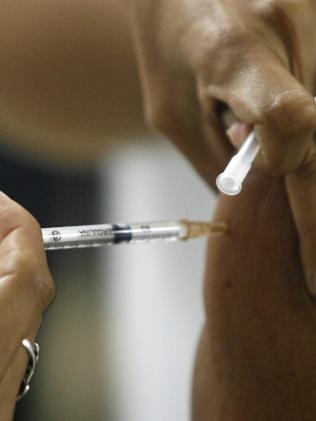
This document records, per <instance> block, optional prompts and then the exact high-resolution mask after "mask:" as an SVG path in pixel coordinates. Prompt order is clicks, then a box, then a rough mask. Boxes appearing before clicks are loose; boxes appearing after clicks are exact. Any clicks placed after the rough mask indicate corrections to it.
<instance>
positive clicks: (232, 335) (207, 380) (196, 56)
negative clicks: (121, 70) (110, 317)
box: [129, 0, 316, 421]
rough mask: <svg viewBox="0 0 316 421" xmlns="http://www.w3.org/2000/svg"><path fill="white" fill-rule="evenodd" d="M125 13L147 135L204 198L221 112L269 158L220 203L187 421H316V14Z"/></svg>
mask: <svg viewBox="0 0 316 421" xmlns="http://www.w3.org/2000/svg"><path fill="white" fill-rule="evenodd" d="M129 6H130V19H131V22H132V27H133V32H134V40H135V45H136V49H137V56H138V63H139V68H140V72H141V75H142V86H143V95H144V99H145V110H146V114H147V119H148V121H149V122H150V124H152V125H153V126H154V127H156V128H158V130H161V131H163V132H164V133H165V134H166V135H167V136H168V137H170V138H171V139H172V140H173V142H174V143H175V144H176V145H177V146H178V147H179V148H180V149H181V150H182V152H183V153H184V154H185V155H186V156H187V157H188V158H189V160H190V161H191V162H192V164H193V165H194V167H195V168H196V169H197V170H198V171H199V172H200V174H201V175H202V176H203V178H204V179H205V180H206V181H207V183H208V184H209V185H210V186H213V185H214V181H215V177H216V175H217V174H218V173H220V172H221V171H222V170H223V168H224V166H225V165H226V164H227V162H228V160H229V158H230V157H231V155H232V153H234V151H235V149H234V148H233V146H232V143H236V142H235V141H236V136H234V135H233V134H232V133H230V134H229V135H227V134H226V133H225V127H224V123H223V119H222V110H223V109H225V108H226V107H229V108H230V109H232V110H233V112H234V114H235V115H236V117H237V119H238V120H239V121H240V122H243V123H244V124H245V125H244V127H243V131H244V132H249V131H250V130H251V129H253V128H255V130H256V133H257V137H258V140H259V142H260V144H261V150H262V153H261V155H260V157H259V159H258V160H257V162H256V164H257V167H259V168H260V170H256V171H257V172H254V173H252V174H251V175H250V176H249V177H248V180H247V181H246V182H245V185H244V188H243V191H242V193H241V194H240V195H239V196H238V197H234V198H228V197H220V200H219V204H218V209H217V212H216V216H215V219H217V220H221V221H222V220H224V221H227V222H228V224H229V227H230V231H229V234H228V235H226V236H224V237H222V238H216V239H212V240H210V243H209V248H208V255H207V269H206V283H205V309H206V325H205V328H204V331H203V335H202V338H201V342H200V346H199V350H198V354H197V360H196V371H195V379H194V393H193V396H194V397H193V419H194V420H196V421H239V420H240V421H261V420H262V421H263V420H272V421H274V420H275V421H280V420H293V421H294V420H298V419H299V420H304V421H307V420H314V419H316V416H315V409H316V403H315V402H316V399H315V390H316V371H315V369H314V367H315V363H316V357H315V353H314V349H315V345H316V343H315V342H316V336H315V327H316V309H315V301H314V298H313V296H315V295H316V294H315V292H316V285H315V281H316V278H315V273H316V268H315V265H316V235H315V225H316V223H315V221H316V189H315V179H316V158H315V157H316V154H315V144H314V140H313V133H314V132H315V129H316V119H315V117H316V114H315V112H316V111H315V103H314V100H313V96H314V95H315V76H316V73H315V65H316V58H315V53H316V48H315V47H316V45H315V41H316V39H315V36H316V27H315V25H314V22H315V17H316V4H315V2H313V1H295V0H292V1H290V0H288V1H287V0H284V1H277V0H270V1H257V0H253V1H248V0H241V1H238V2H237V1H234V0H221V1H217V0H194V1H193V0H160V1H159V0H156V1H151V0H135V1H133V0H131V1H130V2H129ZM223 104H224V107H223ZM239 124H240V123H239ZM235 129H236V127H235ZM235 135H236V133H235ZM234 137H235V139H233V138H234ZM237 137H238V136H237ZM230 140H232V141H233V142H232V143H231V142H230ZM237 140H238V139H237ZM240 141H241V139H239V140H238V142H237V143H239V144H240V143H241V142H240ZM272 175H273V176H279V177H272Z"/></svg>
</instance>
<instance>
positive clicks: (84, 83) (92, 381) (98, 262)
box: [0, 0, 214, 421]
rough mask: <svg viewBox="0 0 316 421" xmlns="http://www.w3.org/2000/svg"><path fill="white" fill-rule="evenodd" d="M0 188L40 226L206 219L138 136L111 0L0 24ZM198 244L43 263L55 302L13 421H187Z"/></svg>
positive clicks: (191, 190)
mask: <svg viewBox="0 0 316 421" xmlns="http://www.w3.org/2000/svg"><path fill="white" fill-rule="evenodd" d="M0 33H1V36H0V69H1V73H0V90H1V96H0V139H1V142H0V174H1V189H2V190H3V191H4V192H6V193H7V194H9V195H10V196H11V197H12V198H14V199H15V200H17V201H18V202H19V203H21V204H22V205H23V206H24V207H26V208H27V209H28V210H30V212H31V213H32V214H34V215H35V216H36V218H37V219H38V220H39V222H40V224H41V226H42V227H49V226H59V225H80V224H96V223H105V222H137V221H150V220H166V219H179V218H182V217H186V218H191V219H200V220H204V219H210V217H211V215H212V208H213V206H214V197H213V196H212V194H211V192H210V191H209V189H208V188H207V187H206V186H205V185H204V184H203V182H202V180H201V179H200V178H198V176H197V175H196V174H195V173H194V171H193V170H192V169H191V167H190V165H189V164H188V163H187V162H186V161H185V160H184V158H183V157H182V156H181V155H180V154H179V153H178V152H177V151H176V150H175V149H174V147H173V146H171V144H169V143H168V142H167V141H166V140H165V139H162V138H159V137H157V136H153V135H152V134H150V133H149V132H148V130H147V129H146V128H145V125H144V122H143V113H142V107H141V93H140V87H139V81H138V76H137V69H136V65H135V60H134V56H133V50H132V44H131V37H130V33H129V31H128V22H127V20H126V15H125V10H124V8H123V7H122V6H121V3H120V2H117V1H116V0H89V4H87V2H86V1H83V0H77V1H76V2H73V1H65V0H63V1H58V0H43V1H42V2H40V3H39V2H37V1H35V0H29V1H28V2H23V3H22V4H21V2H20V1H18V0H11V1H10V2H7V3H5V4H3V5H2V13H1V16H0ZM205 245H206V244H205V241H204V240H194V241H192V242H189V243H172V244H146V245H137V246H136V245H135V246H128V245H121V246H117V247H109V248H105V249H95V250H75V251H52V252H49V255H48V258H49V265H50V268H51V271H52V273H53V275H54V278H55V281H56V284H57V291H58V292H57V297H56V300H55V302H54V304H53V305H52V307H51V308H50V309H49V310H48V312H47V313H46V315H45V317H44V321H43V325H42V329H41V332H40V336H39V338H38V342H39V344H40V346H41V359H40V364H39V366H38V370H37V373H36V376H35V377H34V379H33V381H32V388H31V392H30V394H29V396H27V398H25V399H24V400H22V401H21V402H20V403H19V404H18V405H17V409H16V416H15V419H16V420H17V421H22V420H23V421H29V420H30V421H39V420H43V419H45V420H46V421H83V420H94V421H103V420H106V421H134V420H135V421H136V420H137V421H148V420H150V421H158V420H159V421H161V420H172V421H189V419H190V399H191V378H192V370H193V365H194V353H195V349H196V346H197V342H198V338H199V333H200V330H201V327H202V324H203V303H202V281H203V261H204V254H205Z"/></svg>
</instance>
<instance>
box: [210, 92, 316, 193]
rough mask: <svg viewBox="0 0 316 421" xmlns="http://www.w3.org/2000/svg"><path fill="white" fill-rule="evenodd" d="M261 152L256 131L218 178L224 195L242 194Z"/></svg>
mask: <svg viewBox="0 0 316 421" xmlns="http://www.w3.org/2000/svg"><path fill="white" fill-rule="evenodd" d="M315 101H316V98H315ZM259 151H260V145H259V142H258V140H257V138H256V134H255V131H252V132H251V133H250V134H249V136H248V137H247V139H246V140H245V142H244V143H243V145H242V147H241V148H240V150H239V151H238V153H237V154H236V155H235V156H233V158H232V159H231V160H230V162H229V164H228V165H227V167H226V168H225V170H224V172H222V173H221V174H220V175H219V176H218V177H217V180H216V185H217V187H218V189H219V190H220V191H221V192H222V193H224V194H227V195H229V196H235V195H236V194H238V193H240V191H241V189H242V183H243V181H244V179H245V178H246V176H247V174H248V173H249V171H250V169H251V166H252V163H253V161H254V160H255V158H256V156H257V155H258V153H259Z"/></svg>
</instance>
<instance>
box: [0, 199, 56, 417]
mask: <svg viewBox="0 0 316 421" xmlns="http://www.w3.org/2000/svg"><path fill="white" fill-rule="evenodd" d="M53 297H54V282H53V279H52V277H51V274H50V272H49V269H48V266H47V261H46V254H45V251H44V245H43V240H42V236H41V231H40V227H39V225H38V223H37V222H36V220H35V219H34V218H33V217H32V216H31V215H30V214H29V213H28V212H27V211H26V210H24V209H23V208H22V207H21V206H20V205H18V204H17V203H16V202H14V201H13V200H11V199H10V198H9V197H8V196H6V195H5V194H4V193H0V355H1V358H0V418H1V420H3V421H10V420H12V417H13V412H14V408H15V403H16V399H17V395H18V391H19V387H20V384H21V380H22V379H23V376H24V373H25V369H26V365H27V361H28V358H27V353H26V351H25V349H24V348H23V347H22V340H23V339H25V338H26V339H29V340H31V341H34V340H35V337H36V334H37V331H38V329H39V326H40V323H41V319H42V315H43V312H44V311H45V310H46V309H47V307H48V306H49V304H50V303H51V302H52V300H53Z"/></svg>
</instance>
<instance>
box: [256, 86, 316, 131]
mask: <svg viewBox="0 0 316 421" xmlns="http://www.w3.org/2000/svg"><path fill="white" fill-rule="evenodd" d="M263 120H264V121H267V122H269V123H272V124H273V125H274V126H279V127H280V128H282V130H283V131H286V132H291V133H293V132H303V131H305V130H307V131H314V130H315V128H316V107H315V102H314V100H313V99H312V98H311V97H310V96H309V95H307V94H306V93H304V92H302V91H301V90H286V91H283V92H280V93H278V94H277V95H275V96H274V97H273V98H272V100H271V102H270V103H269V104H268V106H267V108H266V110H264V112H263Z"/></svg>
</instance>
